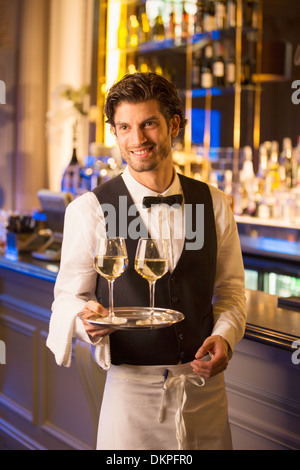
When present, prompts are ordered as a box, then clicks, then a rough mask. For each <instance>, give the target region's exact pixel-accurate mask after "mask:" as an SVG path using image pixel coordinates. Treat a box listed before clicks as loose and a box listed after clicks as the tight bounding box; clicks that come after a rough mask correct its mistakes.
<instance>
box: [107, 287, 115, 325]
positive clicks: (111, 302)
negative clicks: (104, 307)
mask: <svg viewBox="0 0 300 470" xmlns="http://www.w3.org/2000/svg"><path fill="white" fill-rule="evenodd" d="M107 281H108V293H109V308H108V313H109V317H110V318H113V317H114V316H115V314H114V279H112V280H111V279H108V280H107Z"/></svg>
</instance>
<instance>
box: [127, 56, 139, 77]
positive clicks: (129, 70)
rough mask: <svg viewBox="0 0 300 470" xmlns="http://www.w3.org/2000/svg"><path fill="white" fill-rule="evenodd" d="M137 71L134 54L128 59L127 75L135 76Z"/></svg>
mask: <svg viewBox="0 0 300 470" xmlns="http://www.w3.org/2000/svg"><path fill="white" fill-rule="evenodd" d="M136 71H137V70H136V65H135V59H134V54H129V55H128V57H127V73H130V74H133V73H135V72H136Z"/></svg>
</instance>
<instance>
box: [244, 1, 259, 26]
mask: <svg viewBox="0 0 300 470" xmlns="http://www.w3.org/2000/svg"><path fill="white" fill-rule="evenodd" d="M243 27H244V28H254V29H256V28H257V27H258V2H257V1H255V0H245V1H244V2H243Z"/></svg>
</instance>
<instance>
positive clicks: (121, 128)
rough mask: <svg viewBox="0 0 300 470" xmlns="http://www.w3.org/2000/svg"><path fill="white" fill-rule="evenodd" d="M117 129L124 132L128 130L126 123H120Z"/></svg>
mask: <svg viewBox="0 0 300 470" xmlns="http://www.w3.org/2000/svg"><path fill="white" fill-rule="evenodd" d="M118 130H119V131H120V132H126V131H127V130H128V126H127V125H126V124H122V125H120V126H118Z"/></svg>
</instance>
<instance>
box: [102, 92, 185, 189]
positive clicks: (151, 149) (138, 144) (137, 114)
mask: <svg viewBox="0 0 300 470" xmlns="http://www.w3.org/2000/svg"><path fill="white" fill-rule="evenodd" d="M114 122H115V126H111V128H112V131H113V132H114V134H115V136H116V139H117V143H118V145H119V148H120V151H121V154H122V157H123V158H124V160H125V161H126V162H127V164H128V166H129V170H130V172H131V173H132V174H133V176H134V177H135V178H136V179H137V180H138V181H141V178H143V177H142V176H141V173H143V172H160V173H161V172H164V171H167V170H169V171H170V168H171V169H172V152H171V143H172V138H174V137H176V136H177V134H178V131H179V117H178V116H177V115H175V116H173V117H172V118H171V120H170V123H169V126H168V125H167V122H166V119H165V117H164V116H163V114H162V113H161V111H160V108H159V103H158V101H156V100H148V101H144V102H141V103H128V102H122V103H120V104H119V105H118V107H117V108H116V111H115V116H114Z"/></svg>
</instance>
